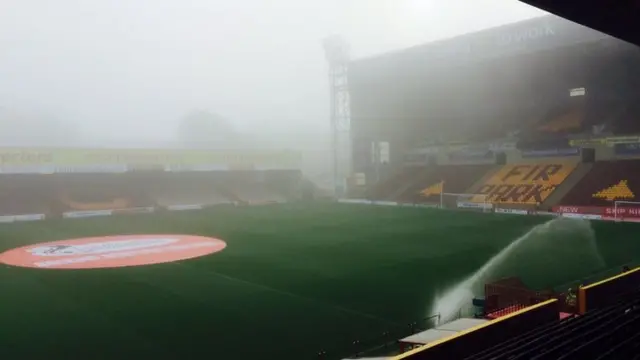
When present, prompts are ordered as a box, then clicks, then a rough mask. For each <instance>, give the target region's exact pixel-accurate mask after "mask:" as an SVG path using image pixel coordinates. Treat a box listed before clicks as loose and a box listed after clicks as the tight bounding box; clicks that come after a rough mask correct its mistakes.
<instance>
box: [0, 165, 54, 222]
mask: <svg viewBox="0 0 640 360" xmlns="http://www.w3.org/2000/svg"><path fill="white" fill-rule="evenodd" d="M2 185H3V186H2V187H0V216H7V215H27V214H48V213H49V212H50V211H51V205H52V203H51V202H52V196H51V195H52V194H51V189H50V184H49V183H48V182H47V181H45V177H42V176H29V175H17V174H12V175H7V174H5V175H3V177H2Z"/></svg>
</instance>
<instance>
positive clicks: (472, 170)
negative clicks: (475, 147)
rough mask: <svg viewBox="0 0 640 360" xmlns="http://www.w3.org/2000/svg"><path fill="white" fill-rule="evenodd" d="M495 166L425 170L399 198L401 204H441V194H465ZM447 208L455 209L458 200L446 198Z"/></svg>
mask: <svg viewBox="0 0 640 360" xmlns="http://www.w3.org/2000/svg"><path fill="white" fill-rule="evenodd" d="M493 167H494V166H493V165H438V166H431V167H428V168H426V169H425V171H424V172H423V173H421V174H420V175H419V177H418V178H416V179H415V180H414V181H415V182H414V183H413V184H412V185H411V186H409V187H408V188H407V189H406V190H405V191H404V192H403V193H402V194H401V195H400V196H399V197H398V200H399V201H401V202H409V203H440V193H442V192H445V193H464V192H465V191H466V190H467V189H468V188H469V187H470V186H471V185H473V183H474V182H475V181H476V180H478V179H480V178H481V177H482V176H484V175H485V174H486V173H487V172H488V171H489V170H491V169H492V168H493ZM443 200H444V201H446V203H445V204H443V205H445V206H446V207H453V208H455V207H456V206H457V205H456V204H455V203H456V201H457V199H456V198H446V199H443Z"/></svg>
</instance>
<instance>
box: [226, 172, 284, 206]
mask: <svg viewBox="0 0 640 360" xmlns="http://www.w3.org/2000/svg"><path fill="white" fill-rule="evenodd" d="M222 181H223V184H222V185H221V187H220V188H221V189H224V190H223V194H225V195H226V196H227V197H229V198H231V199H232V200H233V201H237V202H240V203H246V204H263V203H271V202H282V201H285V200H286V198H285V197H284V196H283V195H281V194H279V193H277V192H276V191H274V190H272V189H271V188H270V187H269V186H268V184H267V181H266V179H265V176H264V173H260V172H245V171H234V172H229V173H227V174H224V177H223V180H222Z"/></svg>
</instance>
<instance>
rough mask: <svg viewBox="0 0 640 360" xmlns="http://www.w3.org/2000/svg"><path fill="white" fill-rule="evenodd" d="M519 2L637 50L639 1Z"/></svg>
mask: <svg viewBox="0 0 640 360" xmlns="http://www.w3.org/2000/svg"><path fill="white" fill-rule="evenodd" d="M520 1H522V2H524V3H527V4H529V5H532V6H535V7H537V8H540V9H542V10H545V11H548V12H550V13H553V14H556V15H559V16H561V17H563V18H566V19H569V20H572V21H575V22H577V23H579V24H583V25H585V26H588V27H590V28H593V29H596V30H598V31H602V32H603V33H606V34H609V35H611V36H615V37H617V38H619V39H622V40H626V41H628V42H631V43H634V44H636V45H639V46H640V21H638V20H640V1H639V0H616V1H610V0H595V1H587V2H583V3H581V4H580V5H577V4H576V3H574V2H572V1H557V0H520Z"/></svg>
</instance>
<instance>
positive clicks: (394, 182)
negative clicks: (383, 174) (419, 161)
mask: <svg viewBox="0 0 640 360" xmlns="http://www.w3.org/2000/svg"><path fill="white" fill-rule="evenodd" d="M422 171H424V167H408V168H406V169H404V170H403V171H401V172H399V173H397V174H396V175H395V176H392V177H391V178H390V179H388V180H387V181H384V182H381V183H379V184H376V185H375V186H373V188H372V189H371V191H370V192H369V194H368V197H369V198H370V199H372V200H389V198H390V197H391V196H393V194H394V193H395V192H396V191H398V190H399V189H400V188H401V187H402V186H403V185H405V184H407V183H408V182H409V181H411V179H413V178H415V177H416V176H418V174H420V172H422Z"/></svg>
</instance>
